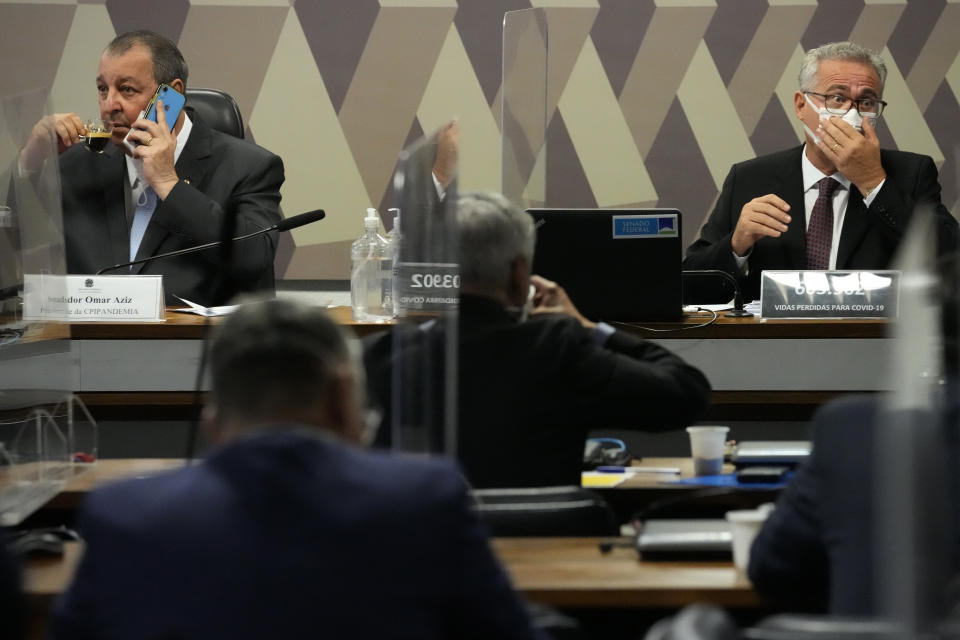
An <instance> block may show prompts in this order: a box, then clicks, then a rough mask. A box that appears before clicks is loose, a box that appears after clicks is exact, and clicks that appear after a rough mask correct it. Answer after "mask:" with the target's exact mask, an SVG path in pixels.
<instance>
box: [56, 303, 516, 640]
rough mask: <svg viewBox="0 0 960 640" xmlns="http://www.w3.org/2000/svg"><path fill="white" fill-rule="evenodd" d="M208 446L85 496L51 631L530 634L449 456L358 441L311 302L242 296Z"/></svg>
mask: <svg viewBox="0 0 960 640" xmlns="http://www.w3.org/2000/svg"><path fill="white" fill-rule="evenodd" d="M210 358H211V360H210V361H211V373H212V379H213V389H212V403H211V404H210V405H209V406H208V408H207V409H206V411H205V425H206V427H207V428H208V432H209V436H210V439H211V440H212V441H213V442H214V443H215V444H216V448H215V449H214V450H213V451H212V452H211V453H210V455H209V456H208V457H207V458H206V459H205V460H204V461H203V462H201V463H199V464H196V465H193V466H190V467H187V468H184V469H180V470H177V471H173V472H170V473H165V474H161V475H158V476H155V477H152V478H147V479H137V480H131V481H127V482H122V483H119V484H116V485H113V486H110V487H106V488H104V489H101V490H99V491H96V492H94V493H93V494H92V495H91V496H90V497H89V498H88V500H87V502H86V505H85V508H84V511H83V514H82V516H81V518H80V522H79V529H80V531H81V533H82V535H83V536H84V539H85V541H86V549H85V552H84V556H83V559H82V561H81V563H80V565H79V567H78V569H77V573H76V576H75V578H74V581H73V584H72V585H71V587H70V589H69V590H68V591H67V592H66V594H65V595H64V597H63V598H62V600H61V601H60V602H59V603H58V605H57V607H56V612H55V616H54V620H53V631H54V634H53V635H54V637H59V638H93V637H97V638H124V639H130V638H161V637H162V638H231V639H235V638H307V637H316V636H324V637H331V638H349V637H365V638H399V637H404V638H529V637H532V636H533V631H532V630H531V628H530V625H529V621H528V619H527V617H526V614H525V613H524V611H523V609H522V607H521V605H520V603H519V601H518V599H517V598H516V597H515V595H514V594H513V593H512V591H511V587H510V584H509V581H508V579H507V577H506V575H505V574H504V572H503V571H502V569H501V568H500V566H499V565H498V563H497V561H496V559H495V558H494V556H493V554H492V553H491V551H490V549H489V547H488V545H487V541H486V538H485V535H484V533H483V531H482V530H481V527H480V525H479V524H478V522H477V520H476V517H475V516H474V514H473V512H472V510H471V503H470V500H469V498H468V495H467V492H466V487H465V485H464V483H463V481H462V480H461V478H460V475H459V473H458V471H457V469H456V467H455V466H454V465H453V464H451V463H448V462H444V461H439V460H413V459H409V458H401V457H392V456H390V455H386V454H379V453H371V452H366V451H363V450H361V449H360V448H358V446H357V444H358V443H360V442H361V441H362V440H364V439H365V438H364V431H365V429H364V426H363V422H362V420H361V403H362V389H363V386H362V372H361V370H360V369H359V368H358V366H357V363H356V362H355V359H354V357H353V355H352V353H351V350H350V348H349V345H348V343H347V341H346V340H345V338H344V335H343V334H342V332H341V329H340V328H339V327H338V326H337V325H335V324H334V323H333V322H332V321H331V320H330V319H329V318H328V317H327V316H326V315H325V314H324V312H323V311H321V310H319V309H316V308H307V307H301V306H298V305H295V304H293V303H290V302H285V301H271V302H266V303H257V304H252V305H248V306H244V307H241V308H240V309H239V310H238V311H237V312H236V313H235V314H234V315H233V316H231V317H230V318H229V319H228V320H227V321H226V322H225V323H224V324H223V325H222V326H221V327H220V329H219V330H218V332H217V335H216V338H215V340H214V342H213V345H212V348H211V356H210Z"/></svg>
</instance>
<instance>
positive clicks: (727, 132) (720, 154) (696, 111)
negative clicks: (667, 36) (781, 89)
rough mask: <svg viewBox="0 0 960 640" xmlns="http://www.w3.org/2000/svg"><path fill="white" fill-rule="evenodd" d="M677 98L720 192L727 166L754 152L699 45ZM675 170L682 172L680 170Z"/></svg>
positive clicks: (720, 82) (710, 59)
mask: <svg viewBox="0 0 960 640" xmlns="http://www.w3.org/2000/svg"><path fill="white" fill-rule="evenodd" d="M767 95H769V94H767ZM677 97H678V98H679V99H680V104H681V105H682V106H683V111H684V113H685V114H686V116H687V122H689V123H690V128H691V129H692V130H693V135H694V136H695V137H696V139H697V142H698V143H699V145H700V151H701V153H703V159H704V161H706V163H707V167H708V168H709V169H710V175H711V176H712V177H713V182H714V184H715V185H716V187H717V189H719V188H720V187H722V186H723V180H724V178H726V177H727V173H728V172H729V171H730V166H731V165H732V164H733V163H735V162H742V161H744V160H747V159H749V158H752V157H753V156H754V153H753V146H751V144H750V138H749V136H748V135H747V132H746V131H745V130H744V128H743V124H742V123H741V122H740V118H739V116H738V115H737V111H736V109H735V108H734V104H733V102H732V101H731V100H730V97H729V96H728V94H727V92H726V91H724V90H723V80H722V79H721V78H720V73H719V72H718V71H717V67H716V65H715V64H714V62H713V58H711V57H710V52H709V51H708V50H707V45H705V44H703V43H700V46H699V47H697V51H696V54H695V55H694V56H693V60H691V61H690V68H689V70H688V71H687V74H686V75H685V76H684V78H683V82H682V83H681V84H680V89H679V91H677ZM676 169H677V170H678V171H682V170H683V169H682V167H677V168H676Z"/></svg>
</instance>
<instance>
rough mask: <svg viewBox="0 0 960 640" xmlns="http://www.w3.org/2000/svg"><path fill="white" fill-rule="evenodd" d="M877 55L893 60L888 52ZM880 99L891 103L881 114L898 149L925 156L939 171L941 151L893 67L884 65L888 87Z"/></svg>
mask: <svg viewBox="0 0 960 640" xmlns="http://www.w3.org/2000/svg"><path fill="white" fill-rule="evenodd" d="M880 55H881V56H883V59H884V60H893V56H892V55H891V54H890V51H889V50H888V49H884V50H883V51H882V52H881V53H880ZM883 98H884V100H886V101H887V102H888V103H890V107H889V108H888V109H886V110H884V112H883V117H882V118H881V120H882V121H883V125H882V126H886V127H887V128H888V129H890V135H892V136H893V139H894V141H895V142H896V143H897V148H898V149H903V150H905V151H913V152H914V153H922V154H924V155H928V156H930V157H931V158H933V161H934V162H935V163H936V164H937V167H938V168H939V167H940V166H941V165H942V164H943V160H944V157H943V151H942V150H941V149H940V147H939V146H938V145H937V141H936V140H935V139H934V137H933V134H932V133H931V132H930V128H929V127H928V126H927V123H926V120H924V119H923V112H922V111H921V109H920V107H919V105H917V102H916V100H915V99H914V98H913V94H912V93H911V91H910V87H909V86H908V85H907V82H906V80H904V78H903V75H902V74H901V73H900V69H899V68H898V67H897V65H895V64H890V65H887V86H886V89H885V90H884V92H883Z"/></svg>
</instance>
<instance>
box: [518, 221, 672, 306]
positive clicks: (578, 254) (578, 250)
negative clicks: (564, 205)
mask: <svg viewBox="0 0 960 640" xmlns="http://www.w3.org/2000/svg"><path fill="white" fill-rule="evenodd" d="M527 213H529V214H530V215H531V216H533V219H534V223H535V224H536V227H537V246H536V249H535V250H534V254H533V272H534V273H535V274H538V275H541V276H543V277H544V278H547V279H549V280H553V281H555V282H557V283H558V284H559V285H560V286H562V287H563V288H564V289H566V291H567V294H568V295H569V296H570V299H571V300H572V301H573V303H574V305H576V307H577V308H578V309H579V310H580V313H582V314H583V315H584V316H586V317H587V318H589V319H590V320H594V321H625V322H635V321H672V320H678V319H679V318H680V316H681V313H682V298H683V291H682V288H681V282H680V262H681V259H682V256H683V246H682V243H683V233H682V230H681V227H680V212H679V211H677V210H676V209H528V210H527Z"/></svg>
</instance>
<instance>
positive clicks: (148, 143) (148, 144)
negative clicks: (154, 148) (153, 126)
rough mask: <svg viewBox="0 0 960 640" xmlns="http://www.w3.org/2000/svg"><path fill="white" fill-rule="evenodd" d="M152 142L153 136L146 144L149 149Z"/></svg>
mask: <svg viewBox="0 0 960 640" xmlns="http://www.w3.org/2000/svg"><path fill="white" fill-rule="evenodd" d="M151 142H153V136H150V137H149V138H147V142H146V143H145V144H146V145H147V146H148V147H149V146H150V143H151Z"/></svg>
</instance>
